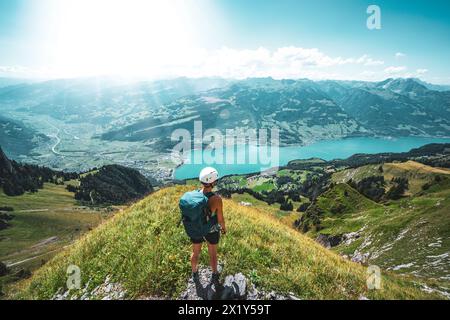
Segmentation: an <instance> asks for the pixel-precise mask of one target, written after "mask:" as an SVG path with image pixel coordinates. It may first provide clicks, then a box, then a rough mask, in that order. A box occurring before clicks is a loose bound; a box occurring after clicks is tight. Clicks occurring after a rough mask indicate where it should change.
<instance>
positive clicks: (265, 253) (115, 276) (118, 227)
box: [15, 186, 438, 299]
mask: <svg viewBox="0 0 450 320" xmlns="http://www.w3.org/2000/svg"><path fill="white" fill-rule="evenodd" d="M190 189H192V187H189V186H187V187H186V186H177V187H172V188H167V189H163V190H160V191H158V192H157V193H155V194H153V195H151V196H149V197H147V198H146V199H144V200H142V201H140V202H139V203H137V204H135V205H133V206H132V207H130V208H129V209H127V210H125V211H124V212H122V213H119V214H117V215H116V216H114V217H113V218H111V219H110V220H109V221H107V222H106V223H104V224H102V225H101V226H100V227H98V228H96V229H95V230H94V231H92V232H90V233H89V234H87V235H86V236H84V237H83V238H82V239H81V240H79V241H77V243H76V244H74V245H72V246H71V247H70V248H68V249H67V250H65V251H64V252H63V253H61V254H59V255H58V256H57V257H56V258H55V259H53V260H52V261H51V262H50V263H48V264H47V265H45V266H44V267H43V268H41V269H40V270H38V271H37V272H36V273H35V275H34V276H33V277H32V279H30V280H27V281H25V282H24V283H22V284H21V285H20V286H19V287H18V288H19V289H20V293H19V294H18V295H17V296H15V297H16V298H25V299H48V298H51V297H52V296H53V294H54V293H55V292H56V291H57V290H58V289H59V288H63V287H65V283H66V274H65V271H66V269H67V267H68V265H70V264H75V265H78V266H79V267H80V268H81V273H82V282H83V283H84V284H85V283H87V282H88V281H89V287H90V288H94V287H95V286H97V285H99V284H101V283H103V281H104V280H105V278H106V277H107V276H108V275H109V276H112V280H113V281H117V282H120V283H121V284H122V285H123V286H124V287H125V288H126V290H127V292H128V295H129V296H128V297H129V298H138V297H143V296H161V297H169V298H176V297H178V296H179V294H180V293H181V291H182V290H183V289H184V288H185V286H186V283H187V280H188V278H189V274H190V266H189V255H190V250H191V245H190V242H189V240H188V238H187V236H186V235H185V232H184V230H183V228H182V227H177V222H178V220H179V209H178V206H177V203H178V199H179V198H180V196H181V195H182V194H183V193H184V192H186V191H187V190H190ZM224 209H225V218H226V220H227V224H228V231H229V233H228V234H227V235H226V236H224V237H223V239H222V241H221V244H220V250H219V251H220V254H219V259H220V261H221V262H222V263H223V265H224V271H223V275H227V274H234V273H236V272H242V273H244V274H245V275H247V276H249V277H250V278H252V279H257V282H258V285H259V287H260V288H263V289H266V290H276V291H277V292H281V293H287V292H293V293H294V294H295V295H296V296H298V297H300V298H303V299H358V298H359V297H360V296H361V295H364V296H367V297H369V298H371V299H418V298H438V296H436V295H432V294H427V293H425V292H422V291H420V290H419V289H417V286H416V285H415V284H414V283H413V282H412V281H411V280H410V279H407V278H401V277H398V276H395V275H392V274H390V273H387V272H384V273H383V283H382V289H381V290H368V289H367V287H366V269H365V268H364V267H363V266H361V265H358V264H355V263H352V262H349V261H347V260H345V259H343V258H341V257H340V256H338V255H336V254H335V253H333V252H331V251H329V250H326V249H324V248H322V247H321V246H320V245H318V244H317V243H315V242H314V241H313V240H311V239H309V238H308V237H306V236H304V235H301V234H299V233H298V232H296V231H295V230H293V229H292V228H289V227H288V226H286V225H284V224H283V223H282V222H280V221H279V220H278V219H276V218H274V217H273V216H272V215H271V214H270V213H268V214H262V212H261V210H260V209H257V208H251V207H250V208H248V207H243V206H239V205H238V204H236V203H235V202H234V201H232V200H224ZM201 263H202V264H203V265H207V255H206V252H205V251H204V252H203V254H202V257H201ZM256 275H257V276H256ZM72 293H73V294H76V292H72Z"/></svg>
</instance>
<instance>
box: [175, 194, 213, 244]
mask: <svg viewBox="0 0 450 320" xmlns="http://www.w3.org/2000/svg"><path fill="white" fill-rule="evenodd" d="M212 196H214V193H212V192H210V193H207V194H204V193H203V192H202V191H201V190H197V191H191V192H186V193H185V194H184V195H183V196H182V197H181V199H180V204H179V206H180V210H181V221H182V222H183V225H184V229H185V230H186V233H187V235H188V236H189V237H190V238H191V239H201V238H203V237H205V236H206V235H207V234H208V233H210V232H211V230H212V228H213V227H214V226H215V225H216V224H217V216H212V215H211V212H210V210H209V208H208V200H209V198H211V197H212Z"/></svg>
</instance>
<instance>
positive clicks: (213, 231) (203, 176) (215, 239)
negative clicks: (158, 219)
mask: <svg viewBox="0 0 450 320" xmlns="http://www.w3.org/2000/svg"><path fill="white" fill-rule="evenodd" d="M218 179H219V173H218V172H217V170H215V169H214V168H205V169H203V170H202V172H201V173H200V177H199V180H200V182H201V183H202V185H203V188H202V189H201V192H202V193H203V194H204V195H205V196H206V197H207V198H208V203H207V211H208V212H205V215H206V219H208V221H209V219H212V223H211V222H210V224H211V228H210V229H209V230H208V231H209V232H207V233H206V234H205V235H204V236H203V237H198V238H197V237H196V238H192V237H191V242H192V255H191V266H192V276H193V278H194V281H198V279H199V275H198V262H199V257H200V252H201V249H202V244H203V242H205V241H206V243H207V244H208V254H209V261H210V266H211V269H212V272H213V277H212V279H211V281H212V282H213V283H217V282H218V281H219V274H218V270H217V245H218V244H219V241H220V234H221V233H222V234H225V233H226V231H227V229H226V226H225V219H224V217H223V204H222V198H221V197H220V196H219V195H216V194H215V193H213V188H214V187H215V185H216V182H217V180H218Z"/></svg>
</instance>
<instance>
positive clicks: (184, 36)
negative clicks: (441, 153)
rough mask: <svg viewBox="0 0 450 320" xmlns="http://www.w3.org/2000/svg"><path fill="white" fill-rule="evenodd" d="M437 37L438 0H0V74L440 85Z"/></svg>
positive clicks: (443, 63) (447, 21) (449, 78)
mask: <svg viewBox="0 0 450 320" xmlns="http://www.w3.org/2000/svg"><path fill="white" fill-rule="evenodd" d="M370 5H376V6H377V7H378V8H379V10H380V19H379V26H380V28H379V29H369V28H368V26H367V20H368V19H371V18H372V15H373V11H370V12H369V13H368V12H367V10H368V7H369V6H370ZM370 21H373V20H370ZM449 36H450V1H448V0H442V1H441V0H428V1H422V0H390V1H388V0H372V1H366V0H339V1H336V0H315V1H302V0H151V1H149V0H39V1H35V0H1V1H0V77H18V78H45V79H48V78H69V77H85V76H104V75H118V76H125V77H141V78H142V77H143V78H167V77H177V76H188V77H204V76H214V77H215V76H218V77H226V78H247V77H267V76H271V77H273V78H276V79H280V78H310V79H314V80H318V79H346V80H370V81H379V80H383V79H386V78H390V77H418V78H421V79H422V80H425V81H428V82H432V83H441V84H450V62H449V56H450V41H449V40H448V39H449V38H450V37H449Z"/></svg>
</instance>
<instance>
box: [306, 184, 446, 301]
mask: <svg viewBox="0 0 450 320" xmlns="http://www.w3.org/2000/svg"><path fill="white" fill-rule="evenodd" d="M343 190H347V195H348V196H347V197H343V196H342V192H343ZM349 190H350V191H349ZM318 204H319V206H320V207H321V208H322V209H323V210H324V212H325V214H324V217H323V218H322V227H324V229H323V230H320V233H323V234H330V235H339V234H344V233H348V232H355V231H360V234H361V238H360V239H359V240H358V241H356V242H354V243H352V244H350V245H345V244H341V245H339V246H338V247H336V248H334V249H333V250H336V251H337V252H340V253H342V254H347V255H348V254H352V253H353V252H355V250H358V251H360V252H362V253H366V254H369V258H370V259H369V261H370V263H373V264H377V265H379V266H380V267H383V268H386V269H387V268H392V269H396V268H397V269H398V270H397V272H399V273H409V274H411V273H413V274H415V275H418V276H421V277H424V278H427V279H431V280H433V279H434V280H438V281H440V283H441V286H443V287H444V288H446V291H449V292H450V283H449V281H448V277H449V274H450V264H449V258H448V257H445V255H446V254H447V255H448V252H449V248H450V220H449V219H448V214H449V212H450V179H444V180H443V181H442V182H441V183H439V184H436V185H434V186H432V187H431V188H430V189H429V190H428V191H426V192H421V193H418V194H416V195H415V196H411V197H405V198H403V199H401V200H398V201H390V202H389V203H387V204H377V203H374V202H372V201H371V200H369V199H367V198H365V197H364V196H362V195H360V194H359V193H358V192H356V191H355V190H353V189H351V188H350V187H349V186H348V185H346V184H340V185H336V186H335V187H334V188H332V189H331V190H330V191H328V192H326V193H325V194H323V195H322V196H320V197H319V199H318ZM338 204H341V206H342V212H340V213H339V214H333V213H332V212H331V210H330V209H331V208H333V207H336V206H337V205H338ZM309 235H310V236H311V237H313V238H315V237H316V236H317V232H311V233H310V234H309ZM364 240H367V241H366V243H365V244H364V246H362V245H363V242H364ZM440 256H441V257H442V259H439V258H430V257H440ZM410 263H414V265H412V266H410V267H401V268H398V267H399V266H405V265H409V264H410Z"/></svg>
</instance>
